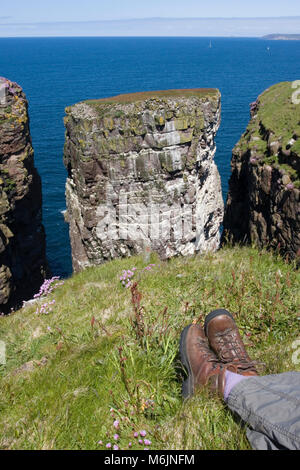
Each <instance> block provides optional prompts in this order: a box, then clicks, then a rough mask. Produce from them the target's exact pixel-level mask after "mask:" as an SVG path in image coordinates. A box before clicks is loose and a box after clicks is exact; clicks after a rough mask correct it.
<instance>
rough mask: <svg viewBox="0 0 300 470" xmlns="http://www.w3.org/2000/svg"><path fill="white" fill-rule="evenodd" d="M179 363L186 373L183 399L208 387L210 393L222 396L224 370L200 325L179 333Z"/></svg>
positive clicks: (189, 327)
mask: <svg viewBox="0 0 300 470" xmlns="http://www.w3.org/2000/svg"><path fill="white" fill-rule="evenodd" d="M180 357H181V362H182V364H183V365H184V366H185V368H186V369H187V371H188V378H187V379H186V380H185V382H184V383H183V385H182V395H183V397H184V398H189V397H191V396H192V395H193V394H194V392H195V391H196V389H197V388H202V387H203V386H205V385H208V386H209V388H210V390H211V391H214V392H218V393H219V394H220V395H221V396H223V391H224V386H225V369H226V367H224V366H223V365H222V364H221V363H220V362H219V361H218V358H217V357H216V355H215V354H214V353H213V351H212V350H211V349H210V348H209V344H208V340H207V338H206V336H205V333H204V330H203V328H201V326H200V325H194V324H193V325H189V326H187V327H186V328H185V329H184V330H183V332H182V333H181V338H180Z"/></svg>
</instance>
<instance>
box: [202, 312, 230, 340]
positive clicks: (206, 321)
mask: <svg viewBox="0 0 300 470" xmlns="http://www.w3.org/2000/svg"><path fill="white" fill-rule="evenodd" d="M220 315H227V316H228V317H229V318H231V320H233V321H234V323H235V320H234V318H233V316H232V315H231V313H230V312H228V310H224V309H218V310H213V311H212V312H210V313H209V314H208V315H207V316H206V318H205V322H204V331H205V334H206V336H207V327H208V324H209V322H210V321H211V320H213V319H214V318H216V317H218V316H220Z"/></svg>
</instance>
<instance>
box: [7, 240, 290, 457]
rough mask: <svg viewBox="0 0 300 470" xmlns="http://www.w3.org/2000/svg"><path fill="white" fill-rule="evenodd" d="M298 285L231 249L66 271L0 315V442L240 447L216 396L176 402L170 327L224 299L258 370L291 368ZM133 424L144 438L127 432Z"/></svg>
mask: <svg viewBox="0 0 300 470" xmlns="http://www.w3.org/2000/svg"><path fill="white" fill-rule="evenodd" d="M134 268H136V269H134ZM124 270H125V272H124ZM128 271H129V272H128ZM120 278H121V279H120ZM123 279H125V281H124V282H125V286H124V285H123ZM128 279H129V280H130V281H131V282H132V283H133V282H137V283H138V284H137V287H136V288H135V289H131V288H130V287H129V286H128V287H126V286H127V285H128ZM298 286H299V274H298V273H297V271H295V270H294V268H293V265H291V264H286V263H285V262H284V261H283V260H282V259H280V258H277V257H276V256H275V255H271V254H270V253H265V252H258V251H257V250H255V249H252V248H239V247H236V248H223V249H222V250H220V251H219V252H218V253H216V254H208V255H206V256H196V257H192V258H183V259H182V258H177V259H173V260H171V261H169V262H161V261H159V260H158V259H157V258H156V257H154V256H152V257H151V259H150V260H148V261H147V262H145V260H144V259H143V257H139V258H129V259H125V260H116V261H113V262H110V263H107V264H105V265H102V266H101V267H98V268H90V269H87V270H85V271H83V272H81V273H79V274H77V275H74V276H73V277H72V278H70V279H69V280H66V281H65V282H64V285H60V286H58V287H57V289H54V290H53V292H52V293H50V294H49V295H48V296H47V297H46V298H44V299H43V298H41V299H40V300H39V301H38V303H37V304H34V305H32V306H28V307H26V308H24V309H23V310H22V311H19V312H17V313H15V314H13V315H11V316H9V317H5V318H4V317H0V340H2V341H5V343H6V350H7V363H6V365H2V366H0V428H1V435H0V448H2V449H104V448H106V445H107V444H108V443H111V444H112V446H113V445H118V446H119V448H120V449H128V448H132V449H144V448H150V449H245V448H249V445H248V442H247V439H246V434H245V430H244V428H243V427H242V426H241V425H239V424H237V423H236V422H235V420H234V419H233V417H232V416H231V414H230V412H229V411H228V410H227V409H226V407H225V406H224V404H223V403H222V402H221V400H219V399H218V398H216V397H210V396H208V394H207V393H206V392H205V391H204V392H202V393H200V394H198V395H197V396H196V397H194V398H193V399H191V400H189V401H187V402H186V403H183V402H182V399H181V383H182V379H183V376H184V371H183V370H182V368H181V366H180V362H179V358H178V344H179V336H180V332H181V330H182V329H183V328H184V327H185V326H186V325H188V324H190V323H191V322H192V321H193V320H198V321H201V322H203V320H204V317H205V315H206V314H208V313H209V312H210V311H211V310H212V309H215V308H218V307H223V308H227V309H229V310H230V311H231V312H233V313H234V315H235V318H236V320H237V323H238V325H239V327H240V331H241V333H242V336H243V338H244V340H245V342H246V344H247V347H248V351H249V354H250V355H251V356H252V357H253V358H255V359H257V360H259V361H262V362H264V363H265V366H264V367H263V368H262V369H261V372H262V373H265V374H267V373H279V372H282V371H287V370H293V369H295V367H297V366H295V365H294V364H293V363H292V354H293V350H291V345H292V342H293V340H294V339H296V338H297V337H298V336H299V312H298V310H297V306H298V305H299V289H298ZM54 301H55V302H54ZM37 312H38V313H37ZM43 312H44V313H43ZM298 367H299V365H298ZM140 431H145V432H146V436H141V435H139V437H138V438H137V437H134V433H139V432H140ZM116 434H117V436H116ZM142 434H144V433H142ZM139 439H141V440H142V441H143V442H142V443H139V442H138V440H139ZM145 439H146V441H145ZM147 439H148V440H147ZM149 442H150V443H149ZM130 446H131V447H130Z"/></svg>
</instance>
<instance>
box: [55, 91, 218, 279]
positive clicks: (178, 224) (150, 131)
mask: <svg viewBox="0 0 300 470" xmlns="http://www.w3.org/2000/svg"><path fill="white" fill-rule="evenodd" d="M220 108H221V105H220V93H219V91H218V90H214V89H195V90H169V91H160V92H146V93H135V94H132V95H120V96H117V97H113V98H107V99H102V100H95V101H86V102H82V103H78V104H76V105H74V106H72V107H69V108H67V109H66V113H67V115H66V117H65V126H66V142H65V149H64V162H65V165H66V168H67V170H68V179H67V184H66V200H67V213H66V219H67V221H68V222H69V224H70V239H71V247H72V258H73V268H74V270H75V271H79V270H81V269H83V268H85V267H87V266H90V265H97V264H101V263H103V262H104V261H106V260H110V259H113V258H117V257H125V256H130V255H132V254H136V253H140V252H142V251H144V250H145V249H146V250H147V249H148V250H154V251H157V252H158V253H159V255H160V256H161V258H162V259H165V258H170V257H172V256H175V255H179V254H181V255H188V254H194V253H196V252H204V251H209V250H216V249H217V248H218V247H219V241H220V235H219V233H220V225H221V223H222V218H223V200H222V193H221V182H220V176H219V173H218V170H217V167H216V165H215V163H214V154H215V150H216V146H215V140H214V139H215V134H216V132H217V129H218V127H219V124H220Z"/></svg>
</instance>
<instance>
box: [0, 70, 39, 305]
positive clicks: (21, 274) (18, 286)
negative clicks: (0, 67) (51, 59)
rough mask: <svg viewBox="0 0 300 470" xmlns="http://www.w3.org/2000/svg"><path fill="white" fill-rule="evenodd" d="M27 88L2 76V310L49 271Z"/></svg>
mask: <svg viewBox="0 0 300 470" xmlns="http://www.w3.org/2000/svg"><path fill="white" fill-rule="evenodd" d="M27 108H28V104H27V101H26V98H25V95H24V93H23V91H22V89H21V88H20V87H19V86H18V85H17V84H16V83H12V82H10V81H9V80H7V79H4V78H0V312H3V313H7V312H8V311H9V310H10V308H13V307H16V306H18V304H19V302H21V301H22V300H28V299H29V298H30V297H31V296H32V295H33V294H34V293H35V292H36V291H37V290H38V289H39V287H40V285H41V284H42V282H43V279H44V275H45V271H46V256H45V234H44V229H43V226H42V222H41V213H42V210H41V209H42V197H41V182H40V178H39V175H38V173H37V171H36V169H35V167H34V162H33V149H32V145H31V137H30V130H29V120H28V113H27Z"/></svg>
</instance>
